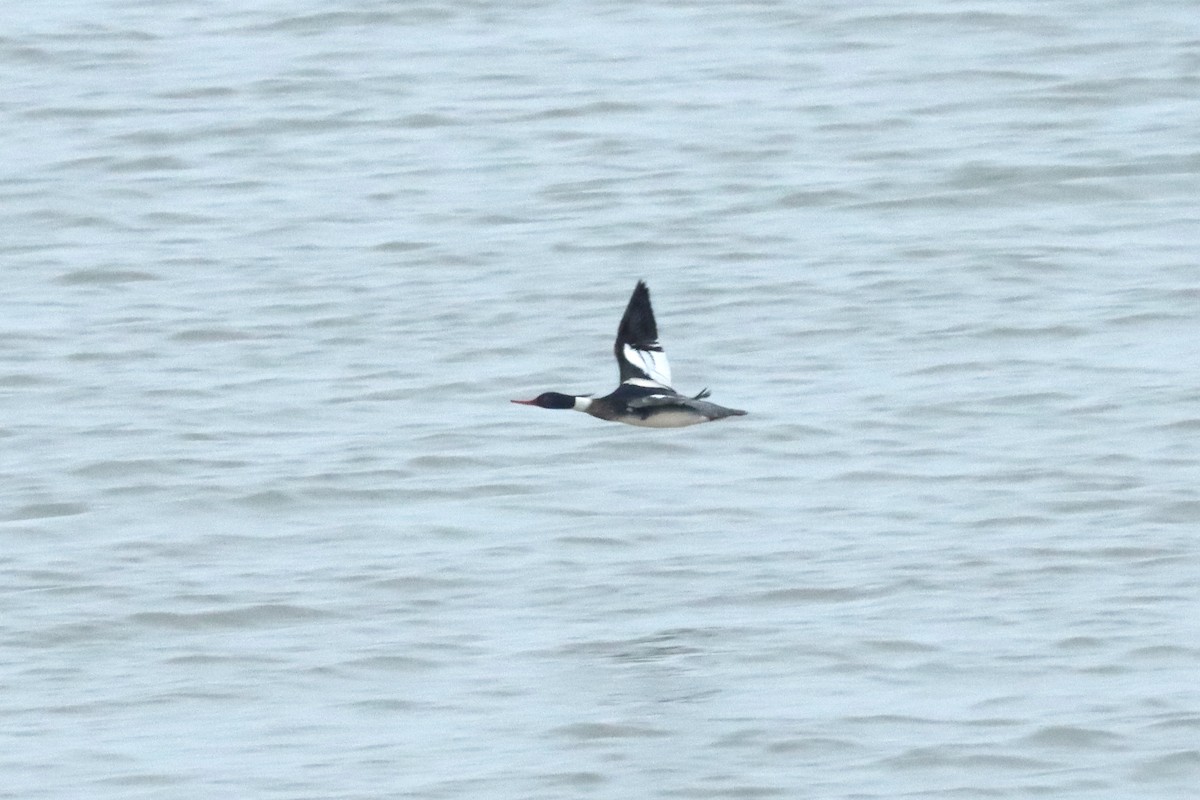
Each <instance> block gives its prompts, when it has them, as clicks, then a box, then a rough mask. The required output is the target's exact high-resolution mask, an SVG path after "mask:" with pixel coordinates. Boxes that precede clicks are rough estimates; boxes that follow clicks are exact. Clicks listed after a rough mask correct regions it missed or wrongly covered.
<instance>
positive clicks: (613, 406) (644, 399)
mask: <svg viewBox="0 0 1200 800" xmlns="http://www.w3.org/2000/svg"><path fill="white" fill-rule="evenodd" d="M613 352H614V353H616V356H617V365H618V366H619V367H620V368H621V385H620V386H618V387H617V390H616V391H615V392H613V393H612V394H610V395H606V396H604V397H578V396H575V395H570V394H560V393H558V392H546V393H544V394H540V395H538V396H537V397H535V398H534V399H532V400H513V402H514V403H520V404H521V405H526V406H540V407H542V408H572V409H574V410H576V411H583V412H584V413H586V414H591V415H592V416H593V417H598V418H600V419H606V420H609V421H611V422H624V423H625V424H626V425H641V426H643V427H647V428H682V427H684V426H685V425H695V424H696V423H698V422H711V421H712V420H715V419H724V418H725V417H740V416H742V415H743V414H745V413H746V412H745V411H739V410H738V409H736V408H725V407H723V406H719V405H717V404H716V403H709V402H706V401H705V400H704V398H706V397H708V394H709V392H708V390H707V389H705V390H704V391H702V392H700V393H699V394H697V395H695V396H694V397H686V396H684V395H681V394H680V393H679V392H677V391H675V390H674V389H672V388H671V367H670V365H668V364H667V354H666V353H664V352H663V349H662V345H660V344H659V343H658V326H657V325H656V324H655V323H654V311H653V310H652V309H651V308H650V290H649V289H647V288H646V284H645V283H644V282H643V281H638V284H637V286H636V287H634V290H633V296H632V297H630V298H629V305H628V306H626V307H625V315H624V316H623V317H621V324H620V326H619V327H618V328H617V341H616V343H615V344H614V345H613Z"/></svg>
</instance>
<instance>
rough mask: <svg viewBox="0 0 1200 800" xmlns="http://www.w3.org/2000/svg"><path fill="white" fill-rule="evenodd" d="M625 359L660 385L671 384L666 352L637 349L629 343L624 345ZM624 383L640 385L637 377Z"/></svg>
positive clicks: (669, 366)
mask: <svg viewBox="0 0 1200 800" xmlns="http://www.w3.org/2000/svg"><path fill="white" fill-rule="evenodd" d="M624 353H625V360H626V361H628V362H629V363H630V364H632V365H633V366H635V367H637V368H638V369H640V370H641V371H642V372H644V373H646V375H647V377H649V378H650V380H652V381H654V382H655V383H657V384H659V385H660V386H670V385H671V365H670V364H669V363H667V354H666V353H664V352H663V351H661V350H638V349H637V348H635V347H634V346H633V345H631V344H627V345H625V347H624ZM625 382H626V383H633V384H635V385H639V386H640V385H642V384H641V383H639V382H638V379H637V378H630V379H629V380H627V381H625Z"/></svg>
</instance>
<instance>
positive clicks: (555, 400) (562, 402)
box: [513, 392, 575, 408]
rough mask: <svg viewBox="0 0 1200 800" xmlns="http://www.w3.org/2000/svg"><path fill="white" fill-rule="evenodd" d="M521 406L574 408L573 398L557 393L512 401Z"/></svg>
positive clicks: (545, 393)
mask: <svg viewBox="0 0 1200 800" xmlns="http://www.w3.org/2000/svg"><path fill="white" fill-rule="evenodd" d="M513 402H514V403H520V404H521V405H523V406H540V407H541V408H574V407H575V398H574V397H572V396H571V395H569V394H559V393H558V392H543V393H542V394H539V395H538V396H537V397H535V398H533V399H532V400H513Z"/></svg>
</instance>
